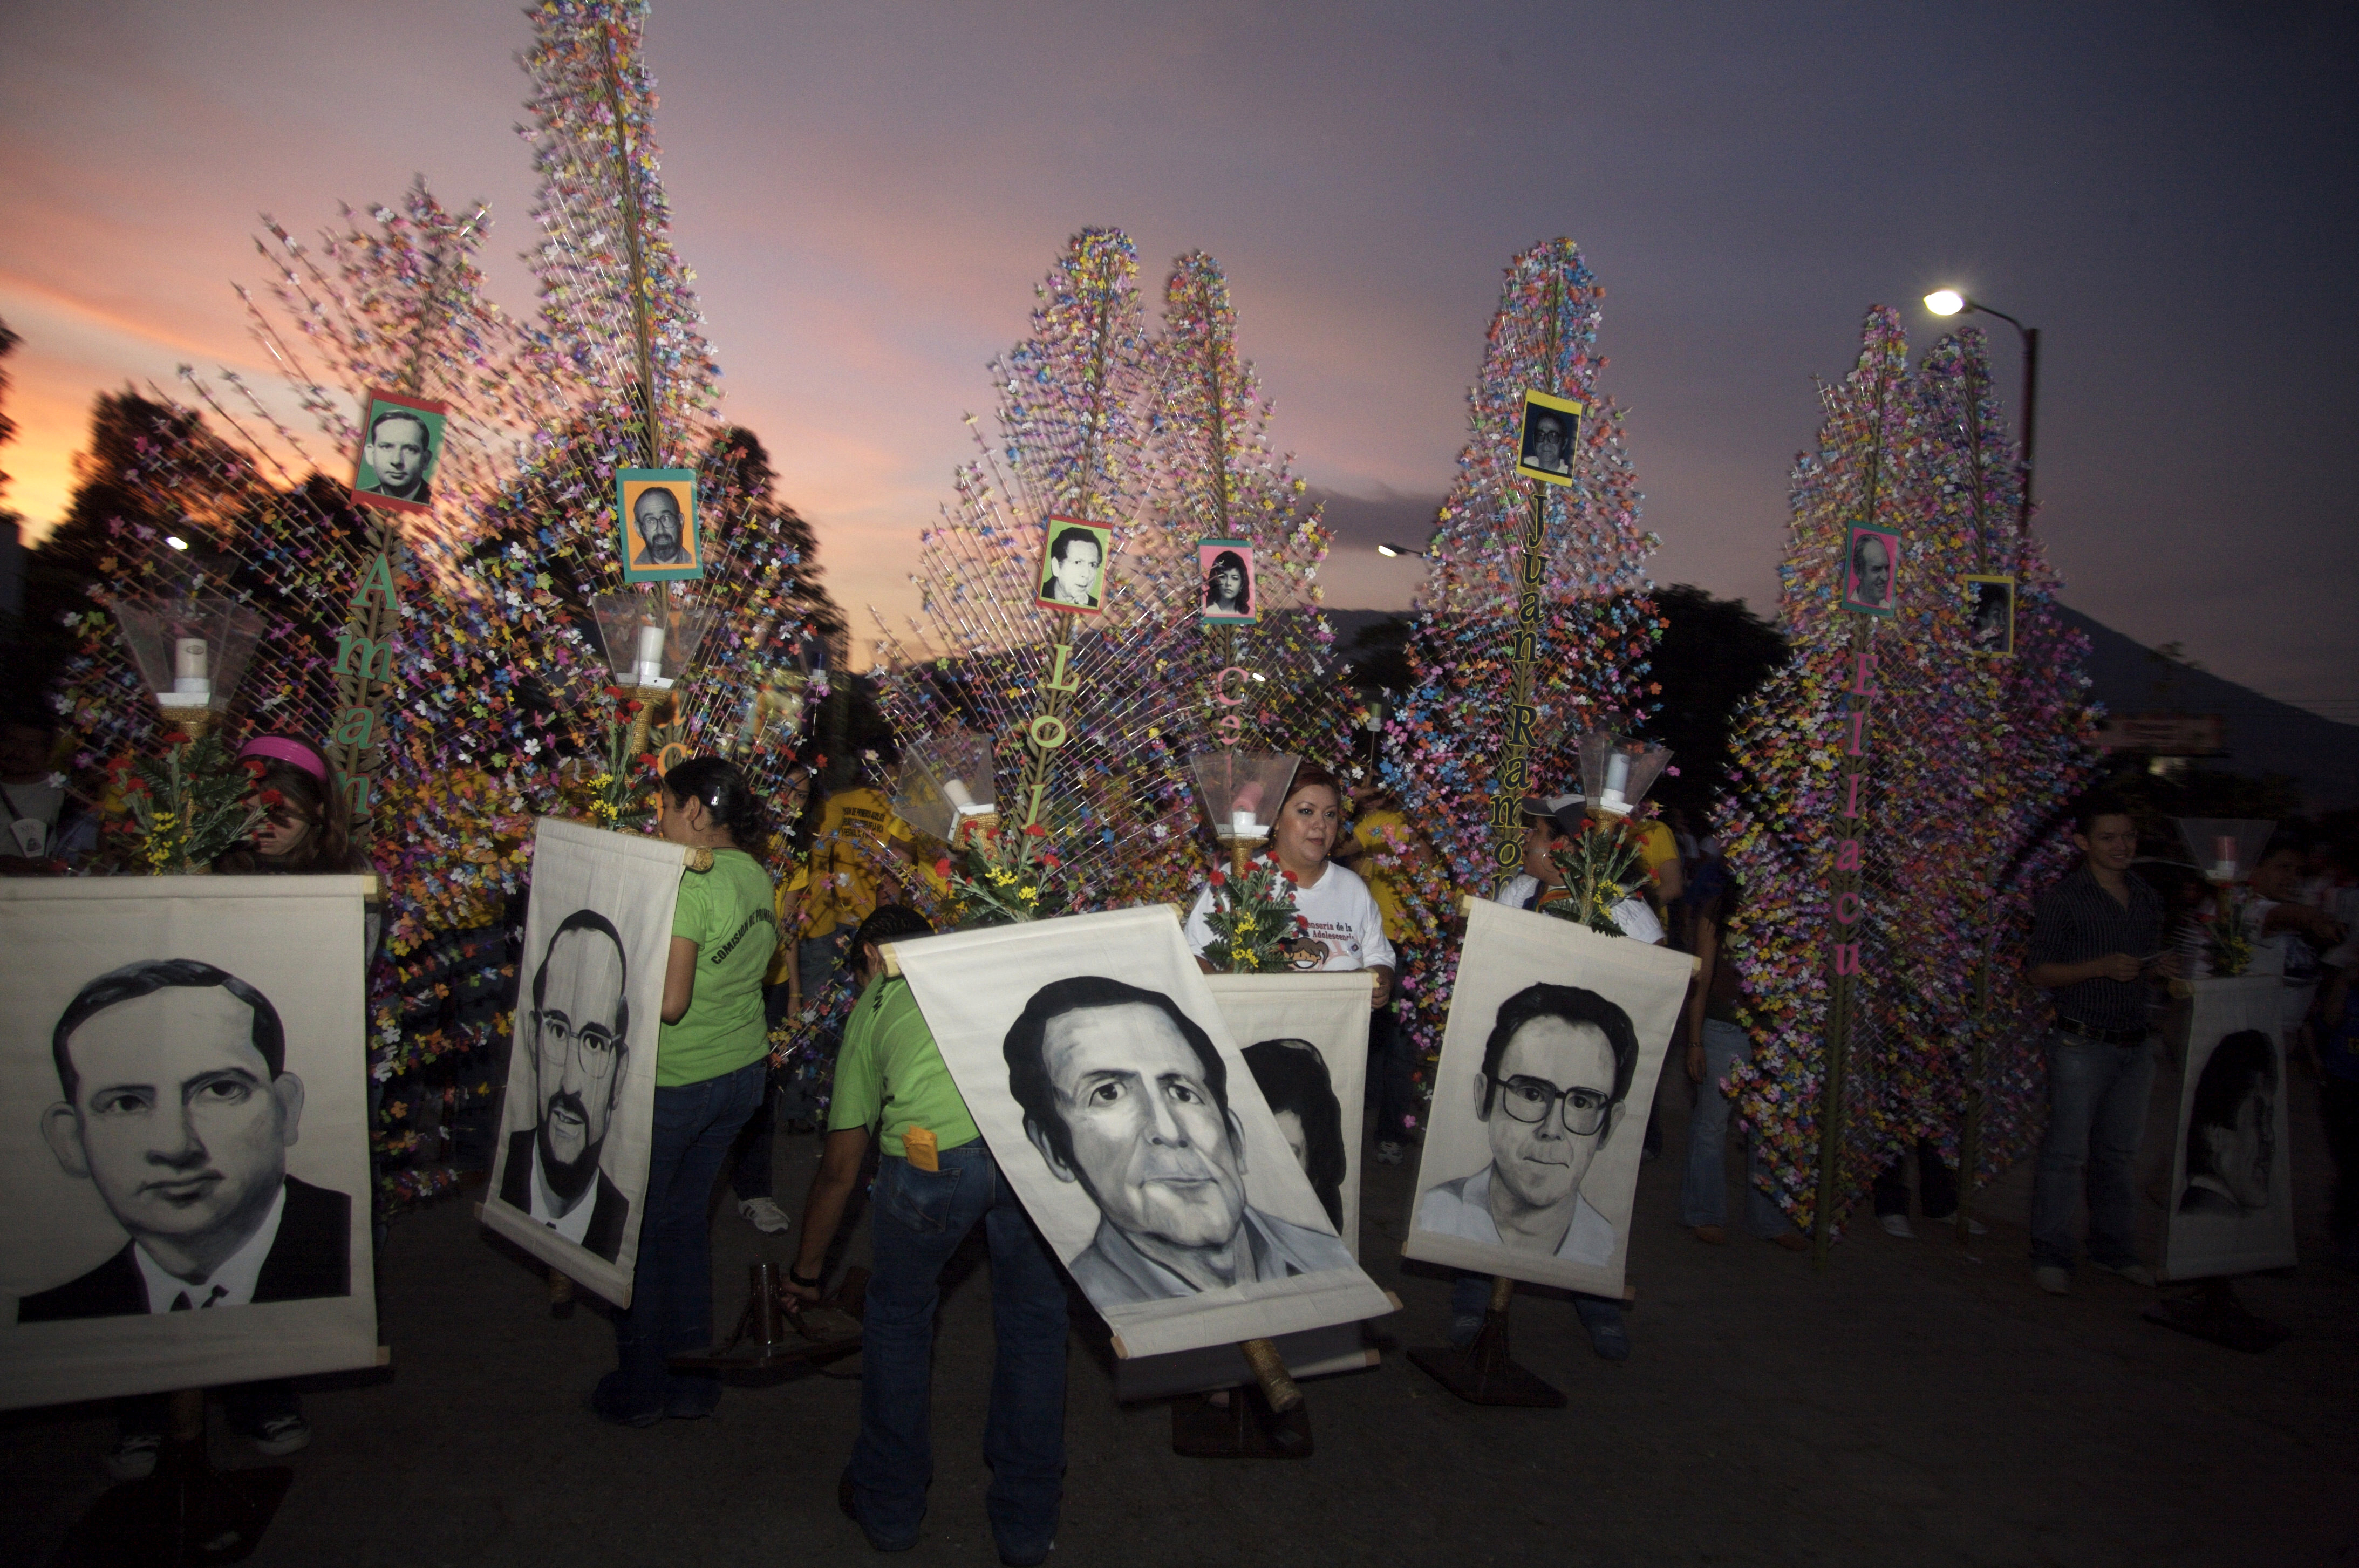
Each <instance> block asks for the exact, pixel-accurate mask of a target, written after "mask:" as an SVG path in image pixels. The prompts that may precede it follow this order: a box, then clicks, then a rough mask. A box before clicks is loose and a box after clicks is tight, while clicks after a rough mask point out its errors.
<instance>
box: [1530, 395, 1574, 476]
mask: <svg viewBox="0 0 2359 1568" xmlns="http://www.w3.org/2000/svg"><path fill="white" fill-rule="evenodd" d="M1581 416H1582V405H1581V404H1579V403H1577V402H1575V401H1574V400H1572V399H1571V398H1570V397H1555V396H1553V395H1552V394H1549V393H1546V392H1527V393H1525V394H1524V419H1523V424H1522V426H1521V427H1520V430H1519V432H1518V436H1517V445H1516V472H1517V473H1518V474H1522V475H1523V476H1524V477H1525V478H1527V479H1537V480H1538V481H1539V482H1540V483H1541V484H1543V485H1570V484H1571V483H1572V454H1573V452H1574V451H1575V449H1576V446H1577V444H1578V441H1579V437H1580V434H1581Z"/></svg>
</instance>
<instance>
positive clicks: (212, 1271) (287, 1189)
mask: <svg viewBox="0 0 2359 1568" xmlns="http://www.w3.org/2000/svg"><path fill="white" fill-rule="evenodd" d="M50 1050H51V1053H52V1055H53V1057H54V1059H55V1062H56V1067H57V1075H58V1086H59V1088H60V1091H61V1092H62V1093H63V1094H64V1096H65V1097H64V1098H63V1099H61V1100H60V1101H59V1102H58V1103H57V1104H55V1105H51V1106H49V1109H48V1110H46V1111H45V1112H43V1113H42V1116H41V1136H42V1140H43V1141H44V1142H45V1143H47V1144H48V1146H49V1151H50V1153H52V1154H53V1155H55V1156H56V1157H57V1160H58V1163H59V1165H60V1166H61V1167H62V1168H63V1169H64V1170H65V1172H66V1174H67V1175H68V1176H71V1177H73V1178H75V1179H78V1180H81V1181H89V1182H90V1183H92V1185H93V1186H94V1187H95V1188H96V1189H97V1190H98V1195H99V1197H100V1198H101V1199H102V1200H103V1202H104V1203H105V1204H106V1209H107V1212H108V1213H109V1214H112V1215H113V1216H114V1221H115V1223H116V1224H117V1225H121V1226H122V1227H123V1229H124V1231H125V1233H126V1234H127V1236H128V1239H127V1240H126V1241H125V1243H124V1245H123V1247H122V1249H121V1250H120V1251H118V1252H116V1253H115V1254H114V1256H112V1257H110V1258H107V1259H106V1261H104V1262H103V1263H101V1264H100V1265H99V1266H98V1267H97V1268H95V1269H92V1270H90V1271H89V1272H88V1273H86V1274H83V1275H82V1276H81V1277H80V1278H78V1279H69V1280H67V1281H66V1282H65V1283H63V1284H61V1285H58V1286H56V1287H54V1288H52V1289H49V1290H41V1291H38V1292H37V1293H35V1294H32V1295H28V1296H27V1297H25V1298H24V1299H23V1300H22V1301H19V1302H18V1303H17V1311H16V1317H17V1321H18V1322H19V1323H42V1322H55V1321H60V1320H65V1319H74V1318H102V1317H124V1316H134V1315H137V1314H141V1313H149V1312H190V1311H211V1310H217V1309H224V1308H229V1307H242V1306H245V1305H246V1304H248V1303H250V1302H260V1301H302V1300H308V1299H312V1298H317V1297H323V1296H345V1295H349V1294H351V1291H352V1266H351V1242H352V1206H353V1201H352V1198H351V1196H350V1195H349V1194H347V1193H343V1192H332V1191H330V1190H328V1189H326V1188H321V1187H315V1186H312V1185H311V1184H310V1183H309V1182H306V1181H299V1180H298V1179H297V1178H295V1177H293V1176H290V1175H288V1173H287V1151H288V1149H291V1148H293V1147H294V1146H295V1143H296V1140H297V1139H298V1138H299V1136H300V1135H301V1131H302V1121H303V1082H302V1080H301V1079H300V1078H298V1077H297V1076H296V1075H295V1074H294V1073H289V1072H288V1071H287V1035H286V1030H285V1028H284V1027H283V1025H282V1024H281V1022H280V1020H279V1016H278V1012H277V1009H276V1008H275V1007H272V1006H271V1004H270V999H269V998H268V997H267V996H264V995H263V994H262V993H261V992H260V991H258V990H256V989H255V987H254V986H252V985H248V984H247V983H246V982H245V981H243V980H241V979H239V978H238V977H237V976H235V975H231V974H229V973H227V972H226V971H224V970H222V969H218V968H216V967H214V966H213V965H212V964H202V963H199V962H198V961H196V960H194V959H187V958H166V959H153V960H147V961H144V962H141V963H136V964H125V965H124V966H123V967H121V968H119V969H113V970H109V971H108V972H107V973H105V974H103V975H99V976H98V977H97V978H95V979H93V980H92V981H91V982H90V983H89V984H87V985H84V986H82V989H81V990H80V991H79V992H77V993H76V994H75V996H74V998H73V1000H72V1001H71V1003H69V1004H68V1005H67V1007H66V1009H65V1011H64V1012H63V1013H61V1014H60V1015H59V1018H58V1019H57V1023H56V1025H55V1027H54V1028H53V1029H52V1030H51V1033H50Z"/></svg>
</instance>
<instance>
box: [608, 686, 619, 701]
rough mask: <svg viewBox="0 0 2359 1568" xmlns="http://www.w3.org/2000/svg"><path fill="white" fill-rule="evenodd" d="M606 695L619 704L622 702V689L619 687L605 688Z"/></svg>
mask: <svg viewBox="0 0 2359 1568" xmlns="http://www.w3.org/2000/svg"><path fill="white" fill-rule="evenodd" d="M606 695H607V696H609V697H612V698H613V699H614V701H616V702H621V701H622V700H623V689H622V688H621V687H620V686H609V687H607V688H606Z"/></svg>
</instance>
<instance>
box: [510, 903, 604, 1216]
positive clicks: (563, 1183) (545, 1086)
mask: <svg viewBox="0 0 2359 1568" xmlns="http://www.w3.org/2000/svg"><path fill="white" fill-rule="evenodd" d="M629 983H630V969H629V964H628V962H627V961H626V960H625V957H624V954H623V937H622V933H621V932H620V931H616V930H615V929H614V922H613V921H612V920H608V919H607V918H606V917H605V916H603V915H602V914H600V913H599V912H598V911H597V910H595V909H576V910H574V911H573V912H572V913H571V914H570V915H568V916H566V917H565V919H564V920H560V921H559V922H558V927H557V930H556V931H555V932H554V933H553V934H552V935H551V936H550V937H549V947H548V951H547V952H545V953H542V954H541V959H540V965H539V967H538V968H537V969H535V970H534V971H533V973H532V1034H531V1038H532V1040H533V1043H534V1050H533V1060H532V1062H531V1068H532V1080H531V1081H532V1083H533V1084H534V1089H533V1097H534V1100H535V1101H536V1103H537V1104H538V1107H539V1118H538V1124H537V1125H536V1126H533V1127H526V1128H523V1129H521V1130H519V1131H517V1132H515V1133H511V1134H510V1135H509V1137H508V1149H507V1160H506V1166H505V1169H504V1171H503V1172H502V1175H501V1178H500V1199H501V1201H502V1202H503V1203H507V1204H508V1205H509V1206H511V1207H513V1208H517V1209H521V1210H523V1211H524V1212H525V1213H526V1214H530V1215H531V1216H532V1217H533V1219H534V1220H535V1221H537V1222H538V1223H539V1224H540V1225H546V1226H547V1227H548V1228H549V1229H550V1230H553V1231H555V1232H556V1233H557V1234H558V1235H560V1236H563V1237H565V1238H566V1239H567V1240H568V1241H571V1242H575V1243H577V1244H579V1245H580V1246H582V1247H584V1248H586V1249H588V1250H589V1251H590V1252H592V1253H593V1254H595V1255H596V1256H598V1257H600V1258H604V1259H606V1261H608V1262H609V1263H611V1262H613V1261H614V1256H615V1254H616V1253H618V1252H620V1251H621V1250H622V1246H623V1222H624V1220H625V1218H626V1217H627V1216H628V1215H629V1214H630V1211H631V1205H630V1201H629V1200H628V1199H626V1198H625V1197H624V1196H623V1194H622V1192H621V1191H620V1190H619V1189H618V1188H616V1187H615V1185H614V1182H613V1181H611V1180H610V1179H609V1178H608V1177H607V1175H606V1172H605V1171H604V1170H603V1169H602V1168H601V1166H600V1164H599V1158H600V1156H601V1155H603V1153H604V1152H605V1149H606V1132H607V1129H608V1128H610V1127H613V1126H614V1106H615V1105H616V1104H617V1103H618V1102H619V1101H620V1099H621V1096H622V1089H623V1075H624V1073H623V1070H624V1065H625V1062H628V1061H629V1059H630V1032H631V1004H630V999H629V997H628V996H627V994H626V993H627V990H628V987H629ZM523 1065H524V1064H523V1063H518V1064H517V1066H519V1067H521V1066H523ZM520 1081H521V1080H520V1078H519V1077H518V1076H517V1075H516V1074H515V1073H511V1083H517V1082H520ZM512 1092H513V1091H512Z"/></svg>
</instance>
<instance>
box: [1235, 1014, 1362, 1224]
mask: <svg viewBox="0 0 2359 1568" xmlns="http://www.w3.org/2000/svg"><path fill="white" fill-rule="evenodd" d="M1245 1065H1246V1066H1247V1067H1249V1068H1251V1069H1252V1070H1253V1075H1254V1082H1255V1083H1257V1084H1259V1085H1260V1086H1261V1097H1262V1098H1263V1099H1265V1100H1267V1101H1268V1102H1269V1108H1270V1111H1271V1113H1272V1114H1273V1115H1274V1114H1276V1113H1277V1112H1279V1111H1292V1112H1293V1113H1294V1115H1295V1116H1296V1118H1297V1119H1298V1120H1299V1121H1300V1122H1301V1123H1302V1152H1303V1156H1304V1162H1305V1168H1304V1171H1303V1174H1305V1175H1307V1176H1309V1177H1310V1190H1311V1191H1312V1192H1316V1193H1318V1194H1319V1206H1320V1207H1321V1208H1323V1209H1325V1210H1326V1211H1327V1218H1328V1219H1329V1220H1330V1221H1332V1223H1333V1224H1334V1226H1335V1230H1336V1234H1338V1235H1341V1234H1342V1233H1343V1171H1344V1162H1343V1107H1341V1106H1340V1105H1336V1103H1335V1085H1334V1081H1333V1080H1332V1079H1331V1078H1329V1077H1328V1076H1327V1062H1326V1061H1325V1059H1324V1058H1322V1057H1321V1055H1320V1054H1319V1048H1318V1047H1317V1046H1315V1045H1313V1044H1311V1043H1310V1041H1309V1040H1256V1041H1255V1042H1254V1043H1253V1044H1251V1045H1249V1046H1247V1047H1245Z"/></svg>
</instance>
